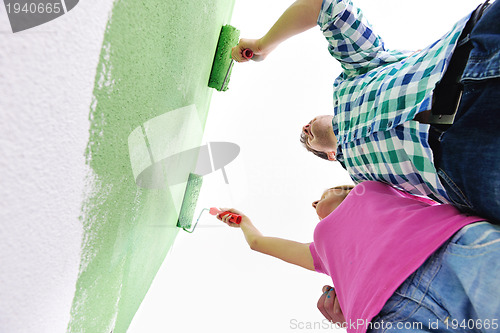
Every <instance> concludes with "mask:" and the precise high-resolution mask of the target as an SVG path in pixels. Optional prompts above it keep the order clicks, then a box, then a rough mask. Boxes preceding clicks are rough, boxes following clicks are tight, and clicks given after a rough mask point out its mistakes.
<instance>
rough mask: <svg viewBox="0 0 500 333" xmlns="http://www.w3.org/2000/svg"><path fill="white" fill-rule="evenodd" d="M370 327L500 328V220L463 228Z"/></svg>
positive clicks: (388, 329) (455, 331) (425, 329)
mask: <svg viewBox="0 0 500 333" xmlns="http://www.w3.org/2000/svg"><path fill="white" fill-rule="evenodd" d="M367 332H370V333H376V332H387V333H389V332H412V333H418V332H439V333H441V332H453V333H460V332H463V333H474V332H488V333H489V332H500V226H498V225H493V224H490V223H488V222H477V223H473V224H470V225H468V226H466V227H464V228H462V229H461V230H460V231H459V232H458V233H456V234H455V235H454V236H453V237H452V238H450V240H449V241H448V242H446V243H445V244H444V245H443V246H441V248H440V249H438V250H437V251H436V252H434V254H433V255H432V256H431V257H429V259H427V261H426V262H425V263H424V264H423V265H422V266H420V268H419V269H418V270H417V271H416V272H415V273H414V274H413V275H411V276H410V277H409V278H408V279H406V281H405V282H403V284H402V285H401V286H400V287H399V288H398V290H397V291H396V292H395V293H394V294H393V296H392V297H391V298H390V299H389V300H388V301H387V303H386V304H385V306H384V308H383V309H382V311H381V312H380V313H379V314H378V316H376V317H375V318H374V319H373V320H372V322H371V329H369V330H368V331H367Z"/></svg>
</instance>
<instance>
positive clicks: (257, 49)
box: [231, 38, 274, 62]
mask: <svg viewBox="0 0 500 333" xmlns="http://www.w3.org/2000/svg"><path fill="white" fill-rule="evenodd" d="M245 49H250V50H252V52H253V57H252V60H253V61H262V60H264V59H265V58H266V57H267V55H268V54H269V53H271V51H272V50H273V49H274V48H268V49H266V50H263V49H262V47H261V45H260V39H247V38H242V39H240V42H239V43H238V45H236V46H235V47H233V49H232V50H231V56H232V58H233V59H234V60H235V61H237V62H247V61H249V59H246V58H245V57H243V54H242V53H243V50H245Z"/></svg>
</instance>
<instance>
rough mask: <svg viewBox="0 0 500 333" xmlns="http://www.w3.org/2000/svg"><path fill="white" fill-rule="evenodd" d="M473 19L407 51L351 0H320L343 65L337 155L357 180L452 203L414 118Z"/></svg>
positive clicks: (427, 103)
mask: <svg viewBox="0 0 500 333" xmlns="http://www.w3.org/2000/svg"><path fill="white" fill-rule="evenodd" d="M468 18H469V17H465V18H464V19H462V20H461V21H460V22H458V23H457V24H456V25H455V26H454V27H453V29H452V30H451V31H450V32H449V33H447V34H446V35H445V36H443V37H442V38H441V39H440V40H438V41H437V42H435V43H433V44H432V45H430V46H428V47H427V48H425V49H423V50H422V51H419V52H417V53H414V54H411V55H410V53H408V52H400V51H392V50H386V49H385V48H384V43H383V41H382V39H381V38H380V37H379V36H378V35H377V34H376V33H374V32H373V31H372V29H371V27H370V25H369V24H368V23H367V22H366V20H365V18H364V16H363V14H362V12H361V11H360V10H359V9H357V8H355V7H354V6H353V5H352V3H351V1H350V0H324V1H323V6H322V9H321V12H320V15H319V17H318V25H319V26H320V28H321V30H322V32H323V34H324V36H325V37H326V39H327V40H328V42H329V47H328V49H329V51H330V54H331V55H332V56H333V57H334V58H336V59H337V60H339V61H340V63H341V65H342V68H343V72H342V74H341V75H340V76H339V77H338V78H337V79H336V80H335V82H334V84H333V87H334V92H333V99H334V118H333V129H334V132H335V135H336V136H337V140H338V144H339V147H338V151H337V159H338V160H339V161H340V162H341V163H342V164H343V165H345V168H346V169H347V171H348V172H349V174H350V176H351V178H352V179H353V181H354V182H356V183H359V182H362V181H365V180H376V181H381V182H385V183H388V184H391V185H393V186H395V187H397V188H399V189H402V190H404V191H406V192H409V193H411V194H415V195H419V196H426V197H430V198H432V199H434V200H437V201H440V202H449V200H448V196H447V194H446V191H445V190H444V188H443V186H442V185H441V182H440V181H439V178H438V176H437V173H436V168H435V166H434V163H433V155H432V150H431V148H430V146H429V144H428V141H427V139H428V131H429V125H427V124H421V123H419V122H417V121H414V120H413V118H414V117H415V115H416V114H418V113H419V112H421V111H425V110H430V109H431V101H432V91H433V89H434V87H435V85H436V83H437V82H438V81H439V80H440V79H441V77H442V75H443V73H444V71H445V69H446V67H447V65H448V62H449V60H450V57H451V55H452V53H453V50H454V48H455V45H456V43H457V41H458V38H459V36H460V34H461V32H462V29H463V27H464V26H465V23H467V19H468Z"/></svg>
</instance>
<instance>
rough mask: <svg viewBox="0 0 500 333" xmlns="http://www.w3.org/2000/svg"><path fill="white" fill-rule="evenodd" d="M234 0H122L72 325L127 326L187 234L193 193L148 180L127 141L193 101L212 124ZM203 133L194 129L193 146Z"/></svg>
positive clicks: (109, 56) (93, 119) (112, 22)
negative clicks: (146, 183) (187, 200)
mask: <svg viewBox="0 0 500 333" xmlns="http://www.w3.org/2000/svg"><path fill="white" fill-rule="evenodd" d="M233 5H234V0H204V1H199V0H197V1H195V0H184V1H178V0H168V1H165V0H148V1H133V0H119V1H116V2H115V4H114V7H113V11H112V14H111V16H110V18H109V21H108V25H107V28H106V31H105V35H104V41H103V46H102V50H101V54H100V60H99V65H98V68H97V73H96V77H95V88H94V100H93V102H92V105H91V107H90V114H89V121H90V136H89V143H88V147H87V152H86V157H87V163H88V166H89V167H90V170H91V171H90V174H89V176H88V179H87V184H88V185H87V193H85V199H84V203H83V206H82V215H81V221H82V224H83V228H84V237H83V240H82V257H81V265H80V273H79V277H78V281H77V286H76V293H75V297H74V300H73V306H72V310H71V320H70V323H69V325H68V331H70V332H86V333H87V332H92V333H94V332H110V331H111V330H113V332H118V333H119V332H125V331H126V330H127V328H128V326H129V324H130V322H131V320H132V318H133V316H134V314H135V312H136V311H137V309H138V307H139V305H140V303H141V301H142V300H143V298H144V296H145V294H146V292H147V291H148V288H149V286H150V284H151V282H152V280H153V278H154V277H155V275H156V273H157V271H158V269H159V267H160V265H161V263H162V262H163V260H164V258H165V256H166V255H167V253H168V251H169V249H170V247H171V246H172V244H173V242H174V240H175V237H176V235H177V232H178V229H177V228H176V227H175V225H176V222H177V214H178V213H177V211H178V207H176V205H175V203H176V202H179V200H182V195H183V193H181V191H171V190H170V188H169V187H168V186H167V187H165V188H164V189H143V188H140V187H138V186H137V185H136V183H135V179H134V176H133V173H132V167H131V162H130V157H129V147H128V142H127V140H128V138H129V135H130V134H131V132H132V131H133V130H134V129H136V128H138V127H139V126H141V125H142V124H144V123H145V122H147V121H148V120H150V119H152V118H154V117H157V116H160V115H163V114H165V113H167V112H169V111H171V110H175V109H178V108H181V107H184V106H187V105H191V104H195V106H196V110H197V112H198V116H199V121H200V122H201V124H202V126H204V124H205V121H206V117H207V114H208V108H209V104H210V98H211V94H212V89H210V88H208V87H207V81H208V76H209V74H210V69H211V65H212V59H213V55H214V52H215V47H216V43H217V39H218V36H219V31H220V27H221V26H222V25H223V24H226V23H229V19H230V16H231V13H232V9H233ZM96 37H97V36H96ZM179 125H180V127H181V125H182V124H179ZM201 139H202V138H201V135H193V136H190V137H189V140H192V142H190V143H189V144H193V145H196V144H200V143H201ZM163 226H164V227H163ZM175 273H176V272H172V274H175ZM167 315H168V314H167Z"/></svg>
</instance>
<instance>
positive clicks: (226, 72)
mask: <svg viewBox="0 0 500 333" xmlns="http://www.w3.org/2000/svg"><path fill="white" fill-rule="evenodd" d="M239 38H240V31H239V30H238V29H236V28H235V27H233V26H231V25H224V26H223V27H222V28H221V32H220V35H219V41H218V42H217V48H216V50H215V56H214V61H213V64H212V71H211V73H210V78H209V79H208V86H209V87H211V88H214V89H216V90H218V91H226V90H227V89H228V84H229V78H230V76H231V71H232V69H233V64H234V60H233V59H232V58H231V50H232V48H233V47H234V46H236V45H237V44H238V41H239ZM242 55H243V57H245V58H246V59H251V58H252V57H253V51H252V50H250V49H244V50H243V51H242Z"/></svg>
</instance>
